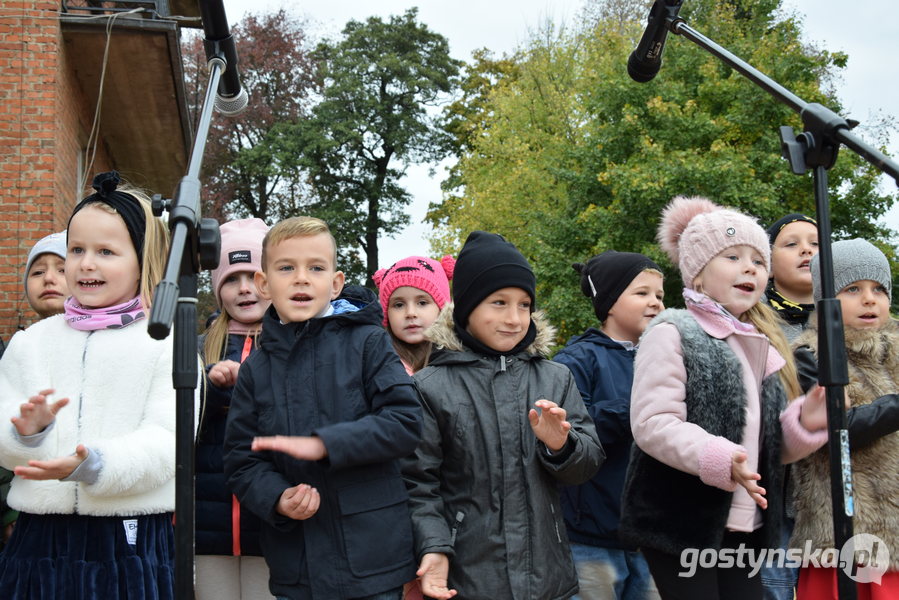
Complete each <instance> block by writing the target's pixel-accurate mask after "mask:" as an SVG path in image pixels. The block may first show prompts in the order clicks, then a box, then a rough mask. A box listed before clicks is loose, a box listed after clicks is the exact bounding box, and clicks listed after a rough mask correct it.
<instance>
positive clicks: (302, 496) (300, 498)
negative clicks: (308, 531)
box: [277, 483, 321, 521]
mask: <svg viewBox="0 0 899 600" xmlns="http://www.w3.org/2000/svg"><path fill="white" fill-rule="evenodd" d="M319 504H321V496H319V493H318V490H317V489H315V488H314V487H311V486H309V485H307V484H305V483H301V484H300V485H296V486H294V487H291V488H287V489H286V490H284V491H283V492H282V493H281V497H280V498H279V499H278V507H277V511H278V512H279V513H280V514H282V515H284V516H285V517H287V518H289V519H296V520H297V521H304V520H306V519H308V518H309V517H311V516H312V515H314V514H315V513H316V512H317V511H318V507H319Z"/></svg>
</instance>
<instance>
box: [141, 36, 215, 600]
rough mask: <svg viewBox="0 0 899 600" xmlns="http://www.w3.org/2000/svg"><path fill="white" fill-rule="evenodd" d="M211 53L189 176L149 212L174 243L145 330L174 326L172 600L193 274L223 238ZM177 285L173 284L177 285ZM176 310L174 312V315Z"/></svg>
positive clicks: (191, 358) (207, 265) (190, 382)
mask: <svg viewBox="0 0 899 600" xmlns="http://www.w3.org/2000/svg"><path fill="white" fill-rule="evenodd" d="M218 50H219V49H218V48H217V47H215V48H213V54H214V55H213V56H212V57H211V58H210V59H209V67H210V74H209V85H208V86H207V87H206V98H205V99H204V101H203V108H202V111H201V113H200V119H199V124H198V126H197V134H196V136H195V138H194V147H193V149H192V150H191V155H190V164H189V166H188V172H187V175H186V176H184V177H183V178H182V179H181V181H180V182H179V183H178V187H177V189H176V190H175V198H174V201H173V202H172V201H170V200H164V199H162V198H161V197H159V196H157V197H154V199H153V200H154V202H153V210H154V213H155V214H156V215H157V216H161V215H162V212H163V211H164V210H169V211H170V215H169V229H170V230H171V232H172V242H171V246H170V248H169V257H168V261H167V262H166V266H165V274H164V277H163V279H162V281H160V283H159V285H158V286H157V288H156V292H155V294H154V296H153V306H152V308H151V310H150V322H149V324H148V330H149V333H150V336H152V337H153V338H155V339H157V340H161V339H164V338H166V337H167V336H168V334H169V331H170V330H171V327H172V321H173V320H174V322H175V336H174V342H173V343H174V361H173V365H172V382H173V386H174V388H175V392H176V394H175V395H176V400H175V401H176V403H177V405H176V426H175V427H176V429H175V463H176V465H175V598H179V599H180V600H186V599H188V598H193V597H194V589H193V583H194V435H195V432H196V424H195V421H194V406H195V400H194V398H195V391H196V387H197V380H198V378H199V371H198V368H197V358H198V357H197V274H198V273H199V272H200V269H214V268H215V267H217V266H218V261H219V252H220V248H221V237H220V236H219V226H218V222H217V221H216V220H215V219H201V218H200V179H199V174H200V167H201V165H202V162H203V152H204V150H205V148H206V138H207V136H208V135H209V125H210V122H211V120H212V112H213V103H214V101H215V95H216V90H217V89H218V84H219V80H220V79H221V76H222V73H223V72H224V70H225V67H226V63H225V59H224V54H223V53H221V52H220V51H218ZM176 281H177V283H176ZM176 308H177V311H176Z"/></svg>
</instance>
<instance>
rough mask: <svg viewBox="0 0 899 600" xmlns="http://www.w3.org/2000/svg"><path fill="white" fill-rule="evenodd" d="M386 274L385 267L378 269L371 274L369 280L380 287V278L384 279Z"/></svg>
mask: <svg viewBox="0 0 899 600" xmlns="http://www.w3.org/2000/svg"><path fill="white" fill-rule="evenodd" d="M386 274H387V269H378V270H377V271H375V274H374V275H372V276H371V280H372V281H374V282H375V285H376V286H378V287H379V288H380V287H381V280H382V279H384V275H386Z"/></svg>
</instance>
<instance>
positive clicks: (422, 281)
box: [372, 255, 456, 326]
mask: <svg viewBox="0 0 899 600" xmlns="http://www.w3.org/2000/svg"><path fill="white" fill-rule="evenodd" d="M455 268H456V259H454V258H453V257H452V256H449V255H447V256H444V257H443V258H441V259H440V262H437V261H436V260H434V259H432V258H425V257H423V256H410V257H408V258H404V259H402V260H398V261H397V262H395V263H393V265H392V266H391V267H390V268H389V269H378V271H377V272H376V273H375V274H374V276H372V279H373V280H374V282H375V285H376V286H378V298H379V299H380V301H381V308H382V309H383V310H384V325H385V326H386V325H387V304H388V302H390V295H391V294H393V292H394V290H396V288H399V287H403V286H409V287H414V288H417V289H419V290H422V291H424V292H427V293H428V294H430V296H431V298H433V299H434V302H436V303H437V306H438V307H439V308H443V305H444V304H446V303H447V302H448V301H449V299H450V290H449V281H450V280H451V279H452V278H453V270H454V269H455Z"/></svg>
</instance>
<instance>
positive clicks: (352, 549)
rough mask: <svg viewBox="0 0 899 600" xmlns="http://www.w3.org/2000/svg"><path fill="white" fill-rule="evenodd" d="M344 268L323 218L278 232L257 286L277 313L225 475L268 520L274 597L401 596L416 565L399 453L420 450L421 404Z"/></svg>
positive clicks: (239, 416)
mask: <svg viewBox="0 0 899 600" xmlns="http://www.w3.org/2000/svg"><path fill="white" fill-rule="evenodd" d="M336 260H337V249H336V245H335V242H334V238H333V237H332V236H331V233H330V231H329V230H328V226H327V225H326V224H325V223H324V221H321V220H319V219H314V218H311V217H294V218H291V219H287V220H285V221H281V222H280V223H278V224H277V225H275V226H274V227H272V229H271V230H270V231H269V232H268V234H267V235H266V236H265V240H264V241H263V245H262V272H257V273H256V287H257V288H258V289H259V293H260V294H261V295H262V297H263V298H265V299H268V300H271V302H272V307H271V308H270V309H269V310H268V311H267V312H266V314H265V317H264V318H263V326H262V334H261V335H260V338H259V350H257V351H256V352H255V353H254V354H253V355H252V356H250V358H249V359H248V360H247V361H246V362H245V363H244V365H243V366H242V367H241V369H240V376H239V378H238V381H237V386H236V387H235V388H234V392H233V395H232V398H231V409H230V414H229V416H228V425H227V429H226V433H225V474H226V475H227V476H228V484H229V486H230V487H231V489H232V490H233V491H234V493H235V494H236V495H237V498H238V499H239V500H240V502H241V504H242V505H243V506H244V507H246V508H247V509H249V510H251V511H253V512H254V513H256V515H257V516H259V517H260V518H261V519H262V520H263V525H262V537H261V542H262V551H263V553H264V555H265V560H266V562H267V563H268V566H269V570H270V583H269V589H270V590H271V592H272V594H274V595H275V596H278V597H284V598H316V599H319V598H320V599H326V600H338V599H343V598H366V599H375V598H377V599H379V600H380V599H385V600H386V599H388V598H391V599H392V598H397V599H398V598H399V597H400V595H401V594H402V586H403V584H404V583H405V582H407V581H409V580H411V579H412V577H413V575H414V573H415V565H414V564H413V556H412V528H411V523H410V520H409V508H408V505H407V502H408V494H407V492H406V488H405V486H404V485H403V480H402V477H401V476H400V472H399V464H398V461H397V459H398V458H400V457H402V456H406V455H408V454H409V453H411V452H412V450H413V449H414V448H415V446H416V444H417V443H418V440H419V438H420V434H421V407H420V403H419V399H418V394H417V392H416V390H415V386H414V384H413V382H412V380H411V379H410V378H409V376H408V375H407V374H406V372H405V370H404V369H403V365H402V363H401V362H400V360H399V358H398V357H397V355H396V353H395V352H394V351H393V349H392V348H391V344H390V338H389V337H388V335H387V332H386V331H384V328H383V326H382V319H383V316H382V314H381V307H380V306H379V304H378V302H377V299H376V298H375V297H374V294H372V293H371V292H369V291H368V290H365V289H364V288H354V289H351V290H345V291H344V293H343V294H341V290H342V288H343V282H344V276H343V273H341V272H340V271H337V267H336ZM338 296H339V298H338ZM257 436H264V437H257ZM254 438H255V439H254ZM266 450H276V451H278V452H266Z"/></svg>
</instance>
